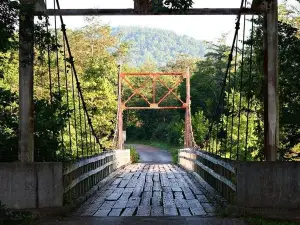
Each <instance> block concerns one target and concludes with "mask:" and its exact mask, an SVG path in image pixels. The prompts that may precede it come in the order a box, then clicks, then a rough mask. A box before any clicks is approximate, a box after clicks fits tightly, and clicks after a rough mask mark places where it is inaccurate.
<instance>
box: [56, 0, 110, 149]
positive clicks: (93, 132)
mask: <svg viewBox="0 0 300 225" xmlns="http://www.w3.org/2000/svg"><path fill="white" fill-rule="evenodd" d="M56 4H57V9H58V10H60V5H59V0H56ZM60 21H61V25H62V31H63V36H64V37H65V41H66V47H67V50H68V54H69V61H70V64H71V67H72V70H73V73H74V77H75V80H76V85H77V89H78V92H79V95H80V98H81V101H82V107H83V110H84V112H85V115H86V117H87V122H88V124H89V126H90V128H91V131H92V134H93V136H94V137H95V138H96V141H97V143H98V145H99V146H100V148H102V149H103V150H104V151H105V150H106V149H105V148H104V147H103V146H102V144H101V143H100V140H99V138H98V136H97V134H96V132H95V129H94V127H93V124H92V121H91V118H90V116H89V113H88V110H87V106H86V103H85V100H84V97H83V93H82V90H81V86H80V83H79V79H78V76H77V71H76V68H75V64H74V58H73V56H72V52H71V48H70V44H69V41H68V37H67V33H66V27H65V24H64V21H63V17H62V15H60Z"/></svg>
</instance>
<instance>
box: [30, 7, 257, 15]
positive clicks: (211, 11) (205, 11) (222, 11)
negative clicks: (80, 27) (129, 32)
mask: <svg viewBox="0 0 300 225" xmlns="http://www.w3.org/2000/svg"><path fill="white" fill-rule="evenodd" d="M240 12H241V13H242V14H244V15H257V14H261V12H259V11H256V10H253V9H250V8H244V9H242V10H240V9H239V8H194V9H190V10H188V11H187V12H185V14H184V15H237V14H239V13H240ZM43 13H44V12H38V11H37V12H35V15H40V14H43ZM45 14H46V15H48V16H53V15H63V16H96V15H98V16H134V15H140V14H138V13H136V12H135V11H134V9H60V10H53V9H47V10H46V12H45ZM147 15H183V13H182V12H180V11H173V12H172V13H170V12H160V13H159V14H158V13H155V14H154V13H151V12H150V13H148V14H147Z"/></svg>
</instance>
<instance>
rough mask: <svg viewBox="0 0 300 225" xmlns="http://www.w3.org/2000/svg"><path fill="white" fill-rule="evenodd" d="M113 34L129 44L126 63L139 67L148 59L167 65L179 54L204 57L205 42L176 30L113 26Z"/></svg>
mask: <svg viewBox="0 0 300 225" xmlns="http://www.w3.org/2000/svg"><path fill="white" fill-rule="evenodd" d="M112 35H114V36H116V35H120V41H121V42H126V43H128V44H129V48H130V51H129V52H128V55H127V57H126V61H125V62H126V64H128V65H130V66H132V67H139V66H141V65H142V64H144V63H145V62H147V61H151V62H155V64H156V65H157V66H158V67H161V66H165V65H166V64H167V63H168V62H171V61H172V60H174V59H175V58H176V56H177V55H179V54H186V55H189V56H192V57H195V58H202V57H203V56H204V54H205V42H203V41H199V40H196V39H194V38H192V37H189V36H186V35H178V34H176V33H175V32H172V31H168V30H162V29H157V28H156V29H155V28H147V27H127V26H121V27H112Z"/></svg>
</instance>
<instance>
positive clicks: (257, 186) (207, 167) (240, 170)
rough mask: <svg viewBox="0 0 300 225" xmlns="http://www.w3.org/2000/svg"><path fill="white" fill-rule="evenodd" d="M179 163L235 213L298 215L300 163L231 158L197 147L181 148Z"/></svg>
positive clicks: (288, 216) (279, 215)
mask: <svg viewBox="0 0 300 225" xmlns="http://www.w3.org/2000/svg"><path fill="white" fill-rule="evenodd" d="M178 157H179V158H178V162H179V165H180V166H182V167H183V168H185V169H187V170H189V171H191V172H193V173H194V174H195V173H196V177H197V178H198V179H199V181H200V182H202V181H203V180H204V181H205V182H207V183H208V184H209V185H207V184H205V185H206V186H207V187H206V189H207V191H208V192H210V193H209V195H210V196H211V197H212V198H214V197H216V196H214V195H215V194H216V192H217V193H218V196H219V195H221V196H223V197H224V198H225V199H226V200H227V202H228V203H230V204H231V206H232V207H235V210H236V212H237V213H240V214H249V213H250V214H254V215H261V216H272V217H274V215H276V216H278V218H285V217H286V218H289V219H290V218H292V217H295V215H299V205H300V198H299V196H300V189H299V187H298V186H299V185H298V186H297V184H299V178H300V163H298V162H291V161H290V162H288V161H277V162H267V161H256V162H254V161H252V162H250V161H234V160H229V159H224V158H221V157H220V156H217V155H215V154H212V153H208V152H204V151H201V150H200V149H197V148H195V149H181V150H179V154H178Z"/></svg>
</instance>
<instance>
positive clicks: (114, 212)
mask: <svg viewBox="0 0 300 225" xmlns="http://www.w3.org/2000/svg"><path fill="white" fill-rule="evenodd" d="M121 211H122V209H112V210H111V211H110V213H109V214H108V216H120V214H121Z"/></svg>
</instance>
